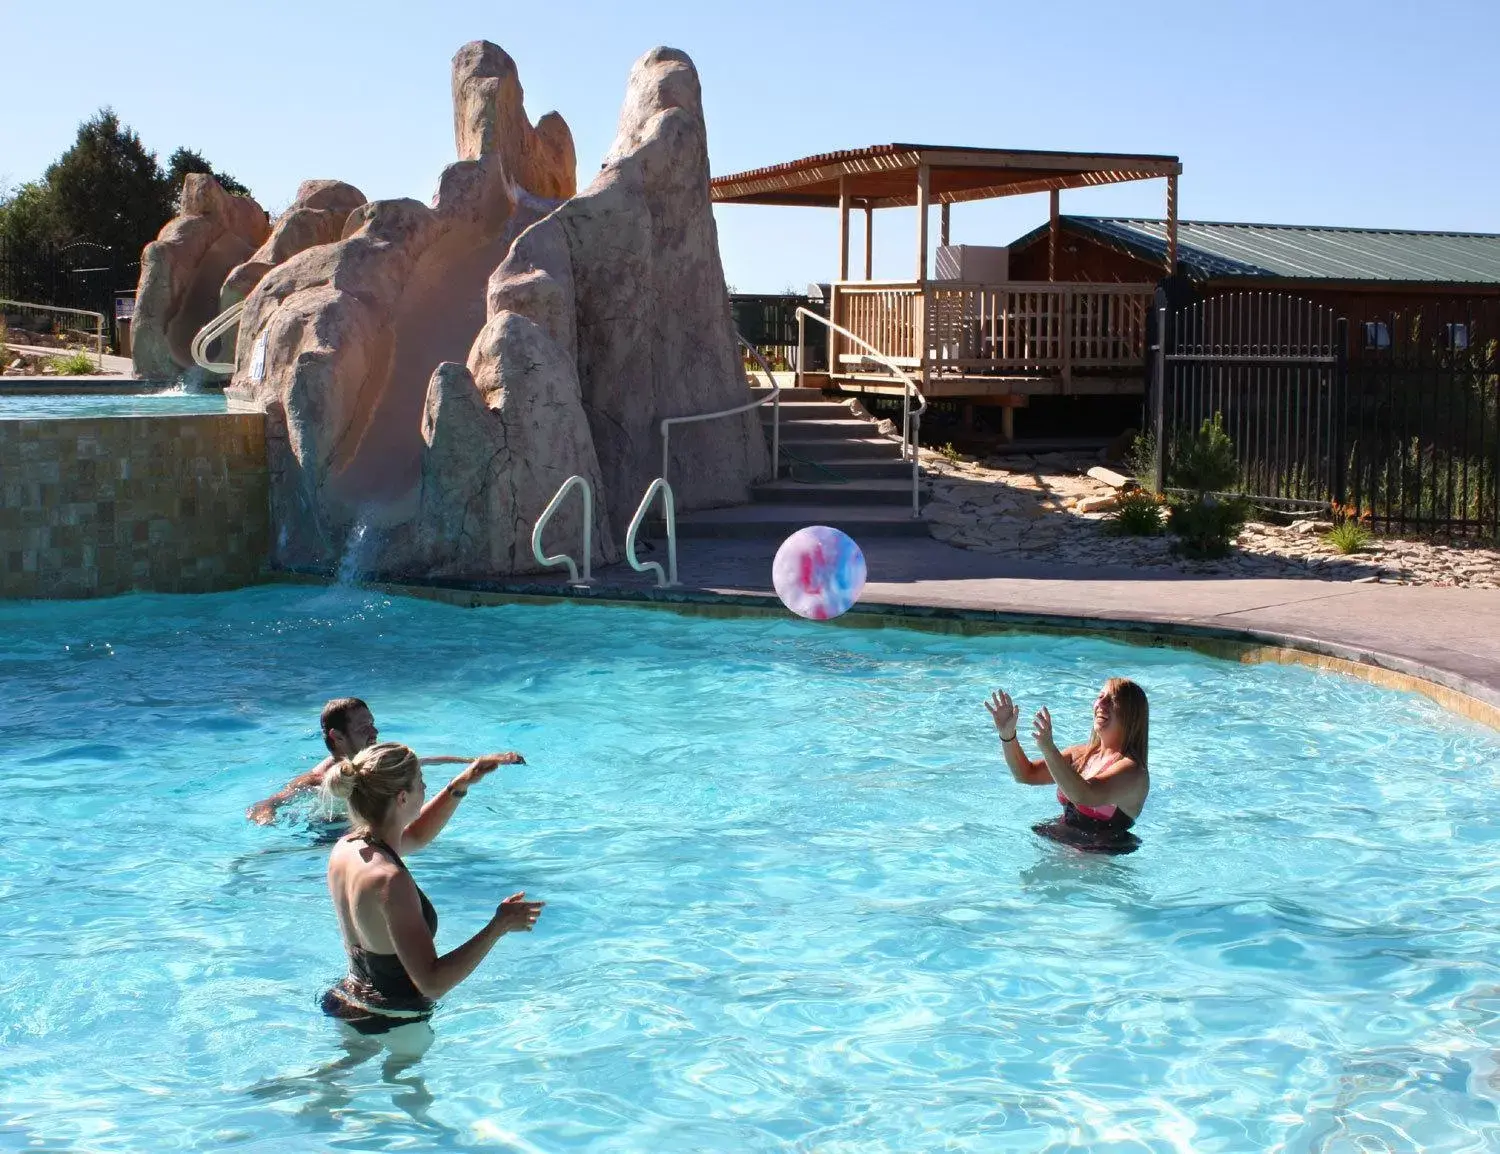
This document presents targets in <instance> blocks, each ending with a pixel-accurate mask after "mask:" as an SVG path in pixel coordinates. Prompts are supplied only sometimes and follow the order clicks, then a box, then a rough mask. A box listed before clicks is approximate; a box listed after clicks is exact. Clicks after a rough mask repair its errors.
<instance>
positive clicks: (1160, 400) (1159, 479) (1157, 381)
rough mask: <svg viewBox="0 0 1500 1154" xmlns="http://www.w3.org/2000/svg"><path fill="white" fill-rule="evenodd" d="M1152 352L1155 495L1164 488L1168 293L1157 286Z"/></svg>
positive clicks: (1165, 476) (1165, 483)
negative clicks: (1154, 346)
mask: <svg viewBox="0 0 1500 1154" xmlns="http://www.w3.org/2000/svg"><path fill="white" fill-rule="evenodd" d="M1155 351H1156V357H1155V359H1154V360H1153V361H1152V365H1151V376H1152V381H1151V392H1152V404H1153V406H1154V408H1155V410H1156V412H1155V413H1154V414H1153V424H1154V426H1155V430H1156V431H1155V435H1154V437H1153V438H1152V440H1153V441H1154V443H1155V455H1156V460H1155V462H1154V472H1155V474H1156V478H1155V479H1156V491H1157V492H1158V493H1160V492H1163V491H1164V490H1165V489H1166V487H1167V444H1166V432H1167V429H1166V426H1167V395H1166V394H1167V293H1166V290H1165V289H1163V288H1161V287H1160V286H1158V287H1157V290H1156V349H1155Z"/></svg>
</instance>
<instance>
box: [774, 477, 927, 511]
mask: <svg viewBox="0 0 1500 1154" xmlns="http://www.w3.org/2000/svg"><path fill="white" fill-rule="evenodd" d="M750 496H751V498H752V499H753V500H754V501H755V502H756V504H760V505H765V504H786V503H790V504H794V505H906V506H910V505H911V478H910V477H908V478H907V479H906V480H905V481H897V480H889V481H887V480H873V481H867V480H861V481H853V482H850V483H849V484H846V485H841V484H838V483H837V482H832V481H825V482H813V483H810V484H804V483H803V482H801V481H791V480H782V481H767V482H765V483H764V484H760V485H752V486H751V487H750Z"/></svg>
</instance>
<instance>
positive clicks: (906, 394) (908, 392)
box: [796, 305, 927, 517]
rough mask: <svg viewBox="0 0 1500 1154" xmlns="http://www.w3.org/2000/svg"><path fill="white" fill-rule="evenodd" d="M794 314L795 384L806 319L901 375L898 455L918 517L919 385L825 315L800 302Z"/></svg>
mask: <svg viewBox="0 0 1500 1154" xmlns="http://www.w3.org/2000/svg"><path fill="white" fill-rule="evenodd" d="M796 317H797V350H798V351H797V384H798V385H801V383H802V350H803V349H805V348H806V347H807V341H806V336H807V326H806V323H805V322H806V321H807V320H808V319H809V318H811V319H812V320H815V321H817V322H818V323H819V324H820V325H824V326H826V327H827V328H829V329H831V330H833V331H834V332H836V333H838V334H839V336H841V337H843V338H844V339H845V340H848V341H853V342H854V343H855V344H856V345H858V346H859V347H860V348H862V349H864V350H865V353H866V358H865V359H866V360H872V361H875V362H876V363H877V364H879V365H880V366H881V367H882V368H885V369H888V370H890V371H891V372H893V373H895V374H896V376H898V377H900V378H901V381H902V384H903V385H904V386H905V387H904V388H903V389H902V390H901V455H902V456H903V457H907V456H909V457H910V458H911V515H912V516H913V517H920V516H921V515H922V501H921V479H920V474H919V471H918V469H919V464H920V461H919V458H920V457H921V454H920V453H919V452H918V451H917V444H918V442H919V440H920V437H921V429H922V414H923V413H925V412H926V411H927V398H926V397H925V396H923V395H922V390H921V388H920V387H919V386H918V385H917V382H916V381H915V380H914V379H913V378H912V376H911V374H910V373H908V372H906V371H905V370H904V369H902V367H901V366H900V365H898V364H897V363H896V362H895V361H893V360H891V358H890V357H888V356H886V355H885V354H884V353H882V352H881V351H880V350H879V349H877V348H876V347H875V346H874V345H872V344H871V343H870V342H869V341H867V340H864V339H863V338H861V337H857V336H855V335H854V334H853V333H851V332H850V331H849V330H848V329H846V328H845V327H844V326H843V325H841V324H836V323H835V322H833V321H831V320H829V319H828V318H827V317H825V316H822V315H820V314H819V313H815V312H813V311H812V310H811V309H807V308H803V307H802V306H801V305H798V306H797V312H796ZM913 397H915V398H916V400H917V401H918V402H919V403H918V405H917V407H916V408H915V409H913V408H912V407H911V402H912V399H913Z"/></svg>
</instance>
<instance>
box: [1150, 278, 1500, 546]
mask: <svg viewBox="0 0 1500 1154" xmlns="http://www.w3.org/2000/svg"><path fill="white" fill-rule="evenodd" d="M1371 311H1372V314H1373V315H1369V316H1361V317H1360V318H1359V319H1358V320H1357V321H1355V322H1352V323H1351V322H1350V321H1349V320H1348V319H1347V318H1344V317H1341V316H1339V315H1338V314H1337V313H1336V312H1335V310H1333V309H1332V308H1329V307H1326V306H1323V305H1317V304H1314V303H1312V302H1310V301H1307V300H1303V299H1300V298H1297V297H1293V296H1290V295H1287V294H1284V293H1271V292H1256V293H1230V294H1225V295H1222V296H1217V297H1212V298H1209V299H1208V300H1205V301H1200V302H1197V303H1194V304H1191V305H1188V306H1186V307H1184V308H1180V309H1169V308H1168V307H1167V305H1166V302H1165V298H1164V297H1163V296H1162V295H1161V294H1158V298H1157V317H1158V325H1159V326H1160V328H1161V330H1162V331H1163V332H1164V335H1165V339H1164V340H1163V342H1162V343H1161V345H1159V346H1158V348H1159V349H1160V350H1163V351H1164V353H1165V355H1164V356H1161V357H1159V358H1158V359H1157V361H1156V363H1155V366H1154V369H1155V371H1154V373H1153V387H1152V397H1151V403H1152V405H1153V407H1154V414H1153V415H1154V427H1155V432H1156V438H1157V444H1158V445H1159V446H1161V447H1162V450H1163V453H1164V455H1166V456H1170V453H1171V451H1172V446H1173V445H1174V444H1175V443H1177V442H1178V441H1179V440H1180V438H1182V437H1183V436H1185V435H1190V434H1192V433H1194V432H1196V431H1197V430H1198V429H1199V428H1200V427H1201V425H1202V423H1203V422H1204V421H1205V420H1207V419H1210V418H1212V417H1214V416H1215V415H1216V414H1218V415H1220V416H1221V417H1222V419H1223V425H1224V429H1225V431H1226V432H1227V433H1228V434H1229V436H1230V438H1231V439H1232V440H1233V442H1234V445H1235V450H1236V454H1237V456H1238V459H1239V465H1240V491H1241V492H1242V493H1243V494H1244V495H1245V496H1248V497H1251V498H1252V499H1254V500H1256V501H1258V502H1261V503H1265V504H1271V505H1278V506H1284V507H1290V508H1304V509H1306V508H1322V509H1329V510H1333V511H1336V512H1338V513H1340V514H1342V515H1346V516H1352V517H1357V518H1359V519H1360V520H1361V521H1363V522H1364V523H1366V524H1369V525H1371V526H1373V527H1375V528H1377V529H1381V530H1385V531H1388V532H1405V533H1421V534H1431V533H1436V534H1445V535H1462V536H1484V537H1490V538H1496V537H1500V493H1497V479H1500V300H1496V299H1493V298H1474V299H1443V300H1439V299H1430V300H1427V299H1423V300H1417V301H1414V302H1413V303H1410V304H1407V305H1403V306H1402V307H1400V308H1392V309H1385V310H1371Z"/></svg>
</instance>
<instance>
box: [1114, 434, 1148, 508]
mask: <svg viewBox="0 0 1500 1154" xmlns="http://www.w3.org/2000/svg"><path fill="white" fill-rule="evenodd" d="M1122 463H1123V464H1124V466H1125V468H1126V469H1128V470H1129V471H1130V475H1131V476H1132V477H1134V478H1135V479H1136V482H1137V483H1138V484H1139V485H1140V487H1141V488H1142V489H1144V490H1146V492H1148V493H1154V492H1156V434H1155V433H1149V432H1148V433H1137V434H1136V435H1135V437H1134V438H1133V439H1132V440H1131V442H1130V448H1129V449H1127V450H1125V459H1124V461H1123V462H1122Z"/></svg>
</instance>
